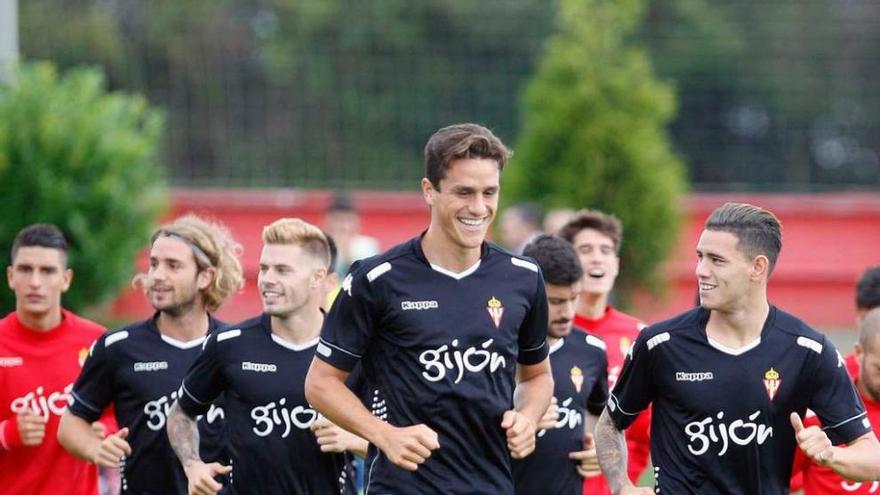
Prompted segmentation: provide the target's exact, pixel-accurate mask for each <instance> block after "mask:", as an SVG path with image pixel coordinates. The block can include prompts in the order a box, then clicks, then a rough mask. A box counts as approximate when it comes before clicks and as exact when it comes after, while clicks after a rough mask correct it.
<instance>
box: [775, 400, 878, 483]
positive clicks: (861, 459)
mask: <svg viewBox="0 0 880 495" xmlns="http://www.w3.org/2000/svg"><path fill="white" fill-rule="evenodd" d="M791 424H792V427H793V428H794V431H795V436H796V438H797V442H798V446H799V447H800V449H801V450H802V451H803V452H804V454H805V455H806V456H807V457H809V458H810V459H812V460H813V462H815V463H816V464H819V465H820V466H828V467H830V468H831V469H833V470H834V471H835V472H836V473H837V474H839V475H841V476H843V477H844V478H847V479H849V480H853V481H871V480H876V479H880V443H878V442H877V437H876V436H875V435H874V432H873V431H869V432H868V433H865V434H863V435H861V436H860V437H858V438H856V439H855V440H853V441H852V442H849V443H848V444H847V446H846V448H841V447H836V446H834V445H832V444H831V440H830V439H829V438H828V435H827V434H826V433H825V431H823V430H822V429H821V428H820V427H819V426H809V427H804V424H803V422H802V421H801V418H800V416H798V414H797V413H791Z"/></svg>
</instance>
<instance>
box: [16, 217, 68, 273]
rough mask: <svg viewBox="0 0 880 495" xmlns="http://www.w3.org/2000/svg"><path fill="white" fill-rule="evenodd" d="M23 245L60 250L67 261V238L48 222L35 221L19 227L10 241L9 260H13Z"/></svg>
mask: <svg viewBox="0 0 880 495" xmlns="http://www.w3.org/2000/svg"><path fill="white" fill-rule="evenodd" d="M23 247H44V248H50V249H57V250H59V251H61V254H62V255H63V256H62V258H63V260H64V262H65V263H66V262H67V249H68V246H67V239H65V238H64V233H63V232H61V229H59V228H58V227H56V226H54V225H52V224H49V223H35V224H33V225H28V226H27V227H25V228H23V229H21V230H20V231H19V232H18V234H16V236H15V240H14V241H12V252H11V253H10V258H9V259H10V262H11V263H14V262H15V255H16V254H18V250H19V249H21V248H23Z"/></svg>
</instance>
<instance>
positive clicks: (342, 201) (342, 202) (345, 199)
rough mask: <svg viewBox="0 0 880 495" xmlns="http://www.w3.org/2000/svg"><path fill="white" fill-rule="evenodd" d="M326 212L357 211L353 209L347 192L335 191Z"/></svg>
mask: <svg viewBox="0 0 880 495" xmlns="http://www.w3.org/2000/svg"><path fill="white" fill-rule="evenodd" d="M327 211H352V212H356V211H357V210H356V209H355V207H354V201H352V198H351V195H350V194H349V193H348V192H347V191H336V192H335V193H333V197H332V198H331V199H330V203H329V204H328V205H327Z"/></svg>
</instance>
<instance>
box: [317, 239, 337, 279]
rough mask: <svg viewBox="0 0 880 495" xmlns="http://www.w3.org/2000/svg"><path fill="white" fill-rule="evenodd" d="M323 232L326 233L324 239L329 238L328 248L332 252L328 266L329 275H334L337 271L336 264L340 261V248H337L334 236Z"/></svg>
mask: <svg viewBox="0 0 880 495" xmlns="http://www.w3.org/2000/svg"><path fill="white" fill-rule="evenodd" d="M321 232H324V237H326V238H327V248H328V249H329V250H330V263H329V264H328V265H327V273H333V272H335V271H336V263H337V261H338V259H339V248H337V247H336V241H335V240H334V239H333V236H331V235H330V234H328V233H327V232H326V231H324V230H322V231H321Z"/></svg>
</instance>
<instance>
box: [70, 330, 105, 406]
mask: <svg viewBox="0 0 880 495" xmlns="http://www.w3.org/2000/svg"><path fill="white" fill-rule="evenodd" d="M108 335H114V334H113V333H110V334H105V335H103V336H101V337H99V338H98V339H97V340H95V342H94V343H92V346H91V348H90V349H89V355H88V357H87V358H86V361H85V363H83V368H82V371H81V372H80V374H79V377H77V379H76V382H75V383H74V385H73V391H72V392H71V393H70V403H69V407H68V410H69V411H70V412H71V413H72V414H73V415H74V416H77V417H79V418H82V419H83V420H85V421H87V422H89V423H92V422H94V421H97V420H98V419H99V418H100V417H101V415H102V414H103V412H104V410H105V409H106V408H107V407H108V406H110V405H111V403H112V402H113V380H112V369H113V367H112V366H111V365H110V364H109V363H108V359H107V345H106V342H107V340H106V339H107V336H108Z"/></svg>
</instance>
